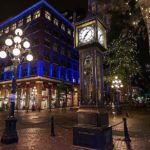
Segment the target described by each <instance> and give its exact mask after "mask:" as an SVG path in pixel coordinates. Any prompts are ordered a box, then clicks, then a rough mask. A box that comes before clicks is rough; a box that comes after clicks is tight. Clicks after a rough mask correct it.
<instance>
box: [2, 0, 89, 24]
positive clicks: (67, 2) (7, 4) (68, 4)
mask: <svg viewBox="0 0 150 150" xmlns="http://www.w3.org/2000/svg"><path fill="white" fill-rule="evenodd" d="M38 1H39V0H2V3H1V5H0V23H1V22H3V21H5V20H7V19H9V18H10V17H13V16H15V15H17V14H18V13H20V12H22V11H23V10H25V9H27V8H28V7H30V6H32V5H34V4H35V3H37V2H38ZM47 2H48V3H50V4H51V5H52V6H53V7H54V8H55V9H57V10H58V11H60V12H63V11H64V10H76V9H78V8H80V9H83V10H85V11H86V10H87V3H88V0H47Z"/></svg>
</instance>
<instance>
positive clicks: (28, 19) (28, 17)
mask: <svg viewBox="0 0 150 150" xmlns="http://www.w3.org/2000/svg"><path fill="white" fill-rule="evenodd" d="M26 19H27V20H26V23H28V22H30V21H31V15H29V16H27V18H26Z"/></svg>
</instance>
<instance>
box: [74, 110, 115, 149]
mask: <svg viewBox="0 0 150 150" xmlns="http://www.w3.org/2000/svg"><path fill="white" fill-rule="evenodd" d="M73 144H74V145H77V146H83V147H88V148H95V149H100V150H110V149H112V147H113V143H112V128H111V127H109V126H108V114H107V113H105V112H103V111H98V110H97V109H88V108H87V109H79V111H78V125H77V126H75V127H73Z"/></svg>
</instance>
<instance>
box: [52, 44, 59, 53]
mask: <svg viewBox="0 0 150 150" xmlns="http://www.w3.org/2000/svg"><path fill="white" fill-rule="evenodd" d="M57 48H58V46H57V44H53V50H54V51H56V52H57Z"/></svg>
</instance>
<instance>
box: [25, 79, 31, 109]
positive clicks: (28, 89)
mask: <svg viewBox="0 0 150 150" xmlns="http://www.w3.org/2000/svg"><path fill="white" fill-rule="evenodd" d="M25 92H26V100H25V107H26V109H29V104H30V82H26V88H25Z"/></svg>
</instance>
